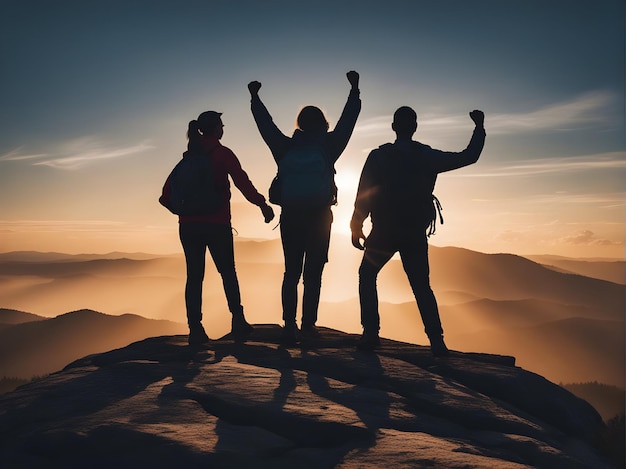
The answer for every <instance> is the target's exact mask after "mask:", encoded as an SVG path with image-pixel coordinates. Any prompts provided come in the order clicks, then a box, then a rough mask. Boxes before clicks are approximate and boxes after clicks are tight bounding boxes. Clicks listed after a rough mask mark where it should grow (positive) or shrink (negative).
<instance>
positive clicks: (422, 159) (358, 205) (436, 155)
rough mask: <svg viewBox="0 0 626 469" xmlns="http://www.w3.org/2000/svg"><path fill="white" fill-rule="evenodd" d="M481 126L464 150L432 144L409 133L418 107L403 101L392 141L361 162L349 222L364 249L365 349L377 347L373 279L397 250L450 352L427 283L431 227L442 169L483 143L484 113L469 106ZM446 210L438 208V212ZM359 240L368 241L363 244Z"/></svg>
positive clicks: (468, 160) (433, 341)
mask: <svg viewBox="0 0 626 469" xmlns="http://www.w3.org/2000/svg"><path fill="white" fill-rule="evenodd" d="M470 117H471V119H472V120H473V121H474V123H475V125H476V127H475V129H474V133H473V135H472V138H471V140H470V142H469V145H468V146H467V148H466V149H465V150H463V151H461V152H458V153H454V152H444V151H441V150H434V149H433V148H431V147H429V146H428V145H424V144H422V143H419V142H416V141H413V140H412V137H413V134H414V133H415V131H416V130H417V114H416V113H415V111H414V110H413V109H411V108H410V107H406V106H404V107H401V108H399V109H398V110H397V111H396V112H395V113H394V115H393V123H392V124H391V127H392V129H393V130H394V132H395V133H396V141H395V143H393V144H391V143H387V144H385V145H382V146H381V147H379V148H377V149H375V150H373V151H372V152H371V153H370V154H369V156H368V157H367V160H366V162H365V165H364V166H363V171H362V173H361V179H360V181H359V188H358V190H357V196H356V201H355V203H354V213H353V215H352V220H351V222H350V228H351V231H352V244H353V245H354V247H356V248H357V249H361V250H363V249H364V250H365V252H364V255H363V260H362V262H361V266H360V268H359V297H360V301H361V324H362V326H363V335H362V337H361V339H360V341H359V343H358V345H357V347H358V348H360V349H362V350H372V349H375V348H376V347H378V345H379V344H380V340H379V337H378V331H379V329H380V316H379V314H378V293H377V290H376V279H377V276H378V273H379V272H380V270H381V269H382V268H383V266H384V265H385V264H386V263H387V262H389V260H390V259H391V258H392V256H393V255H394V254H395V253H396V252H398V253H400V258H401V259H402V266H403V267H404V271H405V272H406V274H407V277H408V279H409V283H410V284H411V288H412V290H413V293H414V295H415V299H416V301H417V305H418V307H419V311H420V314H421V316H422V321H423V322H424V326H425V330H426V335H427V336H428V338H429V340H430V347H431V351H432V353H433V355H435V356H445V355H448V354H449V352H448V348H447V347H446V344H445V342H444V340H443V328H442V327H441V320H440V318H439V310H438V307H437V300H436V299H435V295H434V294H433V291H432V289H431V288H430V278H429V276H430V267H429V265H428V236H430V235H431V234H432V233H434V227H435V222H436V218H437V213H438V212H440V209H441V207H440V205H439V201H438V200H437V199H436V197H434V196H433V190H434V188H435V182H436V180H437V174H439V173H442V172H444V171H450V170H453V169H457V168H462V167H463V166H467V165H469V164H472V163H475V162H476V161H477V160H478V157H479V156H480V154H481V152H482V149H483V146H484V143H485V129H484V125H483V124H484V115H483V113H482V112H481V111H472V112H470ZM439 215H441V213H439ZM368 216H369V217H371V222H372V230H371V232H370V233H369V236H367V237H366V236H365V235H364V234H363V222H364V221H365V219H366V218H367V217H368ZM362 240H364V241H365V244H364V245H363V244H362Z"/></svg>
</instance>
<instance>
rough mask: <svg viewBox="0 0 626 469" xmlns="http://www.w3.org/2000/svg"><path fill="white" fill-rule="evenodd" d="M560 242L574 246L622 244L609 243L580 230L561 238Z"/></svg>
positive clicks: (589, 231) (590, 232)
mask: <svg viewBox="0 0 626 469" xmlns="http://www.w3.org/2000/svg"><path fill="white" fill-rule="evenodd" d="M560 241H561V242H563V243H565V244H572V245H575V246H619V245H622V244H623V242H619V241H611V240H609V239H603V238H598V237H597V236H596V235H595V233H594V232H593V231H591V230H581V231H578V232H577V233H574V234H573V235H569V236H565V237H563V238H561V240H560Z"/></svg>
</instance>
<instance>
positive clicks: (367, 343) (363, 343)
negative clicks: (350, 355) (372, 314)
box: [356, 332, 380, 351]
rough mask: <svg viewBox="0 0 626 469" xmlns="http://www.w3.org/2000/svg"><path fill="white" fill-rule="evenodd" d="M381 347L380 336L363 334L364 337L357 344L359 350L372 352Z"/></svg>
mask: <svg viewBox="0 0 626 469" xmlns="http://www.w3.org/2000/svg"><path fill="white" fill-rule="evenodd" d="M378 347H380V337H378V334H373V333H368V332H363V335H362V336H361V338H360V339H359V341H358V342H357V344H356V348H357V349H358V350H364V351H372V350H374V349H376V348H378Z"/></svg>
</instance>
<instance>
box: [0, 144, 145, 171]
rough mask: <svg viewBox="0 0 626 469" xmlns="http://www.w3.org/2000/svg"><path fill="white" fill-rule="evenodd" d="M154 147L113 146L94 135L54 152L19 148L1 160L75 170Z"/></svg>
mask: <svg viewBox="0 0 626 469" xmlns="http://www.w3.org/2000/svg"><path fill="white" fill-rule="evenodd" d="M152 148H154V146H152V145H150V144H148V143H147V142H141V143H138V144H135V145H130V146H125V147H111V146H107V145H105V144H104V143H102V142H100V141H98V140H96V139H94V138H92V137H84V138H81V139H76V140H72V141H69V142H65V143H63V144H61V145H59V148H58V149H57V150H55V151H54V152H53V153H33V154H27V153H22V149H21V148H18V149H15V150H13V151H11V152H9V153H7V154H6V155H3V156H0V161H26V160H37V161H33V162H31V165H32V166H48V167H51V168H56V169H62V170H74V169H78V168H82V167H84V166H87V165H89V164H91V163H95V162H98V161H103V160H110V159H115V158H122V157H125V156H131V155H135V154H138V153H142V152H144V151H146V150H150V149H152Z"/></svg>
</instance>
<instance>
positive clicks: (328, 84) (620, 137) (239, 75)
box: [0, 0, 626, 257]
mask: <svg viewBox="0 0 626 469" xmlns="http://www.w3.org/2000/svg"><path fill="white" fill-rule="evenodd" d="M0 6H1V12H2V13H1V14H0V26H1V27H0V51H1V52H0V56H1V61H0V63H1V67H2V75H1V76H2V87H1V88H0V103H1V105H0V251H12V250H42V251H50V250H56V251H65V252H90V253H97V252H109V251H114V250H119V251H147V252H168V253H170V252H177V251H179V250H180V247H179V242H178V239H177V223H176V218H175V217H174V216H173V215H171V214H169V213H168V212H167V211H166V210H165V209H164V208H163V207H161V206H160V205H159V204H158V202H157V198H158V196H159V193H160V190H161V186H162V184H163V181H164V179H165V177H166V176H167V173H168V172H169V170H170V169H171V167H172V166H173V165H174V164H175V162H176V161H177V160H178V159H179V158H180V155H181V152H182V151H183V149H184V147H185V145H186V141H185V131H186V128H187V123H188V121H189V120H190V119H193V118H195V117H196V116H197V115H198V114H199V113H200V112H202V111H204V110H207V109H214V110H218V111H221V112H223V113H224V115H223V120H224V123H225V136H224V138H223V140H222V142H223V143H224V144H225V145H226V146H228V147H230V148H231V149H232V150H233V151H234V152H235V153H236V154H237V155H238V157H239V159H240V160H241V163H242V165H243V167H244V169H246V171H247V172H248V174H249V175H250V177H251V179H252V181H253V182H254V183H255V185H256V186H257V188H258V189H259V190H260V191H261V192H263V193H266V191H267V187H268V186H269V183H270V181H271V178H272V176H273V174H274V173H275V170H276V167H275V164H274V162H273V159H272V158H271V156H270V153H269V151H268V150H267V148H266V147H265V145H264V143H263V141H262V140H261V138H260V136H259V134H258V131H257V130H256V127H255V125H254V122H253V119H252V116H251V114H250V109H249V95H248V92H247V88H246V85H247V83H248V82H249V81H251V80H254V79H256V80H259V81H261V82H262V83H263V88H262V89H261V97H262V99H263V100H264V101H265V103H266V105H267V106H268V108H269V110H270V112H271V113H272V115H273V116H274V119H275V122H276V123H277V124H278V125H279V127H280V128H281V129H282V130H283V132H284V133H287V134H289V133H291V132H292V131H293V128H294V120H295V116H296V114H297V112H298V110H299V109H300V108H301V107H302V106H304V105H307V104H314V105H318V106H319V107H321V108H322V109H323V110H324V111H325V112H326V113H327V117H328V118H329V121H330V122H331V127H332V126H333V125H334V123H335V122H336V120H337V118H338V117H339V114H340V112H341V109H342V108H343V105H344V103H345V99H346V97H347V93H348V88H349V85H348V82H347V80H346V78H345V73H346V72H347V71H348V70H351V69H354V70H357V71H358V72H360V74H361V99H362V102H363V108H362V112H361V115H360V117H359V121H358V123H357V128H356V130H355V133H354V135H353V138H352V140H351V142H350V144H349V145H348V147H347V149H346V151H345V152H344V154H343V155H342V157H341V158H340V160H339V162H338V164H337V171H338V175H337V178H338V184H339V187H340V193H339V200H340V205H339V206H338V207H336V208H335V215H336V217H335V224H334V226H333V230H334V231H335V232H336V233H337V234H339V233H347V231H348V219H349V216H350V214H351V210H352V204H353V200H354V193H355V188H356V183H357V180H358V175H359V172H360V169H361V167H362V165H363V162H364V160H365V157H366V156H367V153H368V152H369V151H370V150H371V149H372V148H375V147H376V146H378V145H380V144H382V143H384V142H387V141H392V140H393V137H394V136H393V133H392V132H391V129H390V121H391V115H392V114H393V111H394V110H395V109H396V108H397V107H399V106H401V105H409V106H412V107H413V108H414V109H415V110H416V111H417V113H418V118H419V122H420V126H419V128H418V132H417V134H416V137H415V138H416V139H417V140H420V141H422V142H423V143H426V144H429V145H431V146H433V147H436V148H440V149H444V150H453V151H459V150H462V149H463V148H464V147H465V145H466V144H467V142H468V141H469V138H470V136H471V131H472V128H473V124H472V122H471V120H470V119H469V117H468V114H467V113H468V112H469V111H471V110H472V109H476V108H478V109H482V110H483V111H484V112H485V114H486V124H485V126H486V129H487V144H486V147H485V150H484V152H483V155H482V157H481V159H480V160H479V162H478V163H477V164H476V165H474V166H471V167H468V168H464V169H461V170H459V171H456V172H453V173H449V174H444V175H441V176H440V177H439V182H438V186H437V189H436V192H435V193H436V195H437V196H438V197H439V199H440V200H441V202H442V204H443V206H444V217H445V224H444V226H443V227H440V228H439V229H438V233H437V235H436V236H435V237H434V238H432V243H433V244H435V245H439V246H444V245H455V246H461V247H467V248H470V249H475V250H479V251H483V252H512V253H521V254H524V253H526V254H531V253H532V254H542V253H552V254H563V255H571V256H581V257H582V256H584V257H607V256H612V257H622V256H623V253H624V181H625V180H626V179H625V176H626V152H625V145H624V140H625V135H624V134H625V130H624V125H625V122H624V61H625V56H624V29H625V25H624V2H623V0H548V1H546V0H473V1H467V0H437V1H435V0H429V1H426V0H414V1H395V0H387V1H380V0H375V1H369V0H361V1H337V0H335V1H332V2H329V1H324V0H320V1H317V2H310V3H309V2H287V1H271V2H259V1H255V2H252V1H237V0H234V1H221V2H216V1H209V0H204V1H189V0H176V1H174V0H172V1H156V0H145V1H133V0H123V1H117V0H113V1H107V2H100V3H98V2H88V1H54V2H48V1H42V0H39V1H31V0H16V1H12V0H11V1H6V0H2V1H1V2H0ZM235 193H236V194H235V196H234V199H233V204H234V205H233V206H234V215H233V225H234V227H235V228H236V229H237V230H238V232H239V236H241V237H243V238H273V237H277V236H278V230H272V229H271V228H272V227H273V226H274V224H272V225H271V226H268V225H265V224H264V223H263V222H262V217H261V214H260V211H258V210H257V209H256V208H255V207H253V206H251V205H249V204H247V203H246V202H245V201H244V199H243V198H242V197H241V195H240V194H239V193H238V192H237V191H236V190H235ZM346 248H347V249H349V246H348V245H347V246H346Z"/></svg>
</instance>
